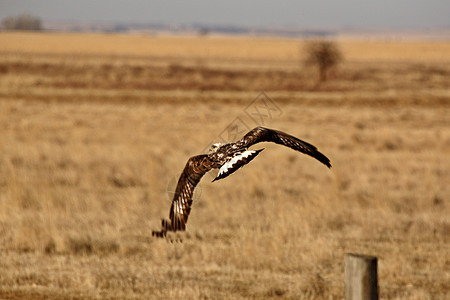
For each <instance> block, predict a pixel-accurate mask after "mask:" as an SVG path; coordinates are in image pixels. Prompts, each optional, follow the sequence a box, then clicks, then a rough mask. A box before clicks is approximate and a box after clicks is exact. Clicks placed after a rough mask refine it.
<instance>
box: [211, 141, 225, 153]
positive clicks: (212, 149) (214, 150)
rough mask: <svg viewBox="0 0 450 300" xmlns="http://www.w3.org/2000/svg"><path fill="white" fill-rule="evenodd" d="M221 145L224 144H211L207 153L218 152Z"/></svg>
mask: <svg viewBox="0 0 450 300" xmlns="http://www.w3.org/2000/svg"><path fill="white" fill-rule="evenodd" d="M222 145H224V144H223V143H215V144H212V145H211V147H210V148H209V152H211V153H215V152H217V150H219V148H220V147H222Z"/></svg>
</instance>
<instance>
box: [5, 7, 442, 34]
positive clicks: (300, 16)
mask: <svg viewBox="0 0 450 300" xmlns="http://www.w3.org/2000/svg"><path fill="white" fill-rule="evenodd" d="M24 12H28V13H32V14H35V15H37V16H39V17H41V18H42V19H43V20H49V21H64V20H68V21H108V22H109V21H116V22H136V23H146V22H163V23H180V24H186V23H200V24H221V25H223V24H226V25H267V26H273V25H277V26H289V25H293V26H296V27H302V28H320V29H323V28H327V29H330V28H336V29H338V28H343V27H357V28H392V27H394V28H408V27H413V28H433V27H450V0H290V1H282V0H280V1H276V0H271V1H266V0H241V1H235V0H228V1H212V0H191V1H180V0H178V1H152V0H70V1H69V0H0V18H2V19H3V18H4V17H6V16H9V15H15V14H19V13H24Z"/></svg>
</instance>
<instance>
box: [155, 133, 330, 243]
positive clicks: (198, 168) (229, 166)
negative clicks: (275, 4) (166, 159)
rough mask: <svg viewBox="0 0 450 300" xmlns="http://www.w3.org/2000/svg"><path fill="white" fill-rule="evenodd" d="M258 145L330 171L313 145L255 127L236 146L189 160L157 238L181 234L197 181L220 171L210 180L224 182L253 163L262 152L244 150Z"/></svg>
mask: <svg viewBox="0 0 450 300" xmlns="http://www.w3.org/2000/svg"><path fill="white" fill-rule="evenodd" d="M260 142H273V143H276V144H280V145H283V146H286V147H289V148H291V149H294V150H297V151H299V152H302V153H304V154H307V155H309V156H312V157H314V158H315V159H317V160H318V161H320V162H321V163H323V164H324V165H326V166H327V167H329V168H331V164H330V160H329V159H328V158H327V157H326V156H325V155H323V154H322V153H320V152H319V151H318V150H317V148H316V147H314V146H313V145H311V144H309V143H307V142H305V141H302V140H300V139H298V138H296V137H294V136H292V135H289V134H287V133H284V132H282V131H278V130H273V129H268V128H264V127H256V128H255V129H253V130H251V131H250V132H249V133H247V134H246V135H245V136H244V137H243V138H242V139H240V140H239V141H237V142H235V143H226V144H221V143H218V144H214V145H212V148H211V149H210V150H211V151H212V153H210V154H202V155H197V156H193V157H191V158H189V160H188V162H187V163H186V166H185V167H184V170H183V172H182V173H181V176H180V179H179V180H178V184H177V187H176V190H175V195H174V197H173V200H172V205H171V207H170V212H169V218H170V221H169V220H165V219H163V220H162V224H161V225H162V228H161V230H160V231H153V232H152V235H153V236H156V237H165V236H166V234H167V232H168V231H184V230H185V229H186V222H187V220H188V217H189V213H190V212H191V205H192V195H193V193H194V189H195V187H196V186H197V184H198V183H199V182H200V179H201V178H202V177H203V175H205V174H206V172H208V171H210V170H212V169H220V170H219V174H218V175H217V177H216V178H215V179H214V180H213V182H214V181H216V180H219V179H223V178H225V177H227V176H229V175H231V174H232V173H234V172H235V171H237V170H238V169H239V168H241V167H242V166H244V165H246V164H248V163H249V162H250V161H251V160H253V159H254V158H255V157H256V156H257V155H258V154H259V153H260V152H261V151H262V150H263V149H259V150H256V151H254V150H247V148H249V147H250V146H252V145H254V144H257V143H260Z"/></svg>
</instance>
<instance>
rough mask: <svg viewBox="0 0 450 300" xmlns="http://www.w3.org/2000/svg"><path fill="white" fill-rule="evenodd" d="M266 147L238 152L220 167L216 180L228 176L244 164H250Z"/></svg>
mask: <svg viewBox="0 0 450 300" xmlns="http://www.w3.org/2000/svg"><path fill="white" fill-rule="evenodd" d="M263 150H264V149H259V150H256V151H254V150H247V151H244V152H243V153H241V154H238V155H236V156H234V157H233V158H231V159H230V160H228V161H227V162H226V163H225V164H223V165H222V166H221V167H220V169H219V173H218V174H217V177H216V178H214V180H213V181H212V182H214V181H216V180H219V179H223V178H225V177H228V176H229V175H231V174H233V173H234V172H236V171H237V170H238V169H239V168H241V167H243V166H244V165H246V164H248V163H249V162H250V161H252V160H253V159H254V158H255V157H256V156H257V155H258V154H259V153H260V152H261V151H263Z"/></svg>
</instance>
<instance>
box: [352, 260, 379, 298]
mask: <svg viewBox="0 0 450 300" xmlns="http://www.w3.org/2000/svg"><path fill="white" fill-rule="evenodd" d="M345 299H346V300H366V299H367V300H368V299H370V300H378V271H377V258H376V257H375V256H367V255H361V254H353V253H347V254H345Z"/></svg>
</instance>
